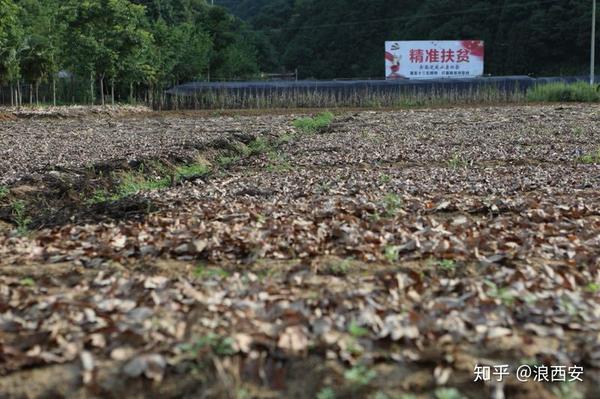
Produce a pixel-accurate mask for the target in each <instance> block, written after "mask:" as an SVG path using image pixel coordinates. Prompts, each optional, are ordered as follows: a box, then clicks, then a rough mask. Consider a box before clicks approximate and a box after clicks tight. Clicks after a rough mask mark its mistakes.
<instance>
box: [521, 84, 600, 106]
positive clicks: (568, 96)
mask: <svg viewBox="0 0 600 399" xmlns="http://www.w3.org/2000/svg"><path fill="white" fill-rule="evenodd" d="M527 100H529V101H541V102H596V101H600V92H598V88H597V87H594V86H591V85H589V84H588V83H585V82H576V83H547V84H543V85H536V86H534V87H532V88H530V89H529V90H527Z"/></svg>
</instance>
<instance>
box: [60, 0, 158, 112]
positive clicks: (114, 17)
mask: <svg viewBox="0 0 600 399" xmlns="http://www.w3.org/2000/svg"><path fill="white" fill-rule="evenodd" d="M65 15H66V20H67V23H68V25H69V28H68V29H67V31H66V43H68V44H69V49H67V51H65V56H66V58H67V59H68V62H69V64H70V65H71V66H72V68H73V69H74V70H75V71H77V72H79V73H80V74H82V75H83V74H87V75H89V77H90V94H91V101H92V102H93V101H94V97H95V88H94V86H95V85H94V82H95V81H96V79H98V80H99V82H100V97H101V102H102V104H104V103H105V99H104V98H105V89H104V83H105V80H106V79H108V80H109V81H110V84H111V98H112V102H113V103H114V93H115V81H116V79H117V78H118V77H119V76H120V75H121V76H123V75H126V74H127V73H129V74H132V71H131V68H130V67H129V66H127V63H128V62H130V63H131V62H132V58H133V59H135V58H136V55H137V56H141V54H144V51H143V49H144V46H148V45H149V43H150V35H149V33H148V32H147V31H146V30H145V29H144V23H145V8H144V7H143V6H140V5H135V4H133V3H131V2H129V1H126V0H84V1H77V0H69V1H68V2H67V4H66V7H65ZM134 64H135V63H134ZM136 65H138V64H136ZM139 65H140V68H143V65H144V62H141V63H139Z"/></svg>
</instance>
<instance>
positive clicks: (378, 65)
mask: <svg viewBox="0 0 600 399" xmlns="http://www.w3.org/2000/svg"><path fill="white" fill-rule="evenodd" d="M216 3H219V4H222V5H224V6H226V7H229V8H230V9H231V10H232V12H233V13H234V14H236V15H238V16H240V17H241V18H244V19H246V20H247V21H248V22H249V23H250V24H251V25H252V27H253V29H254V30H258V31H261V32H263V33H264V34H265V35H266V37H267V38H268V39H269V42H270V43H271V44H272V46H273V51H272V53H271V54H273V58H271V59H270V62H271V65H277V66H278V67H280V68H283V69H288V70H293V69H295V68H296V67H297V68H298V69H299V73H300V76H302V77H317V78H334V77H337V78H340V77H381V76H382V74H383V43H384V41H385V40H422V39H437V40H444V39H448V40H452V39H481V40H484V41H485V42H486V72H487V73H491V74H494V75H505V74H529V73H532V74H538V75H541V74H579V73H585V72H587V68H588V62H589V61H588V60H589V49H590V24H591V1H589V0H503V1H489V0H487V1H482V0H425V1H423V0H417V1H413V0H405V1H401V2H398V1H395V2H391V1H385V0H318V1H317V0H216ZM598 38H599V39H600V34H598Z"/></svg>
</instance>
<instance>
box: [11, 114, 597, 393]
mask: <svg viewBox="0 0 600 399" xmlns="http://www.w3.org/2000/svg"><path fill="white" fill-rule="evenodd" d="M299 117H300V115H287V114H283V115H258V116H235V115H234V114H230V115H229V116H214V117H211V116H208V115H202V116H201V115H196V114H178V113H167V114H152V115H138V116H128V117H125V116H119V117H109V116H105V115H93V116H87V117H78V118H66V119H44V118H34V119H21V118H18V119H14V118H6V119H7V120H6V121H3V122H0V271H1V273H0V396H2V395H5V396H7V397H40V396H44V397H55V396H56V397H61V396H77V397H92V396H98V397H148V396H154V397H239V398H251V397H258V398H271V397H298V398H304V397H310V398H313V397H319V398H321V399H324V398H333V397H352V398H354V397H373V398H411V397H423V398H438V399H441V398H459V397H471V398H481V397H494V398H500V397H504V396H505V397H509V398H533V397H536V398H577V397H581V398H583V397H590V398H592V397H598V396H599V395H600V391H598V381H600V378H599V373H598V371H599V370H600V307H599V305H600V297H599V295H600V273H599V269H598V268H599V266H600V214H599V213H598V209H600V191H599V190H598V189H599V188H600V165H599V164H600V159H599V157H598V150H599V148H600V108H599V107H598V106H597V105H569V106H559V105H557V106H527V107H514V106H510V107H495V108H449V109H427V110H406V111H397V112H375V111H368V112H366V111H356V112H344V113H338V114H336V115H335V117H334V120H333V122H331V123H330V122H329V121H328V119H329V117H328V116H322V117H321V118H317V119H316V120H315V123H313V124H311V122H310V121H309V120H307V119H304V120H302V121H301V122H298V121H297V119H298V118H299ZM524 363H527V364H546V365H566V366H570V365H573V364H577V365H580V366H583V367H584V368H585V375H584V383H578V384H574V383H572V384H560V383H553V384H550V383H546V384H542V383H537V382H531V383H520V382H518V381H516V380H515V378H514V373H513V375H512V376H511V377H509V378H508V379H506V380H505V381H504V383H503V384H496V385H494V384H489V385H484V384H482V383H473V382H472V380H473V368H474V366H475V364H490V365H494V364H496V365H497V364H509V365H511V367H515V366H518V365H520V364H524ZM24 381H27V382H28V383H27V384H25V383H24ZM410 395H415V396H410ZM493 395H495V396H493ZM500 395H504V396H500Z"/></svg>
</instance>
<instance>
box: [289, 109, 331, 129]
mask: <svg viewBox="0 0 600 399" xmlns="http://www.w3.org/2000/svg"><path fill="white" fill-rule="evenodd" d="M333 118H334V116H333V114H332V113H331V112H323V113H322V114H319V115H317V116H315V117H313V118H299V119H296V120H295V121H294V127H295V128H296V129H300V130H302V131H303V132H306V133H315V132H317V131H319V130H322V129H324V128H326V127H328V126H329V125H331V122H333Z"/></svg>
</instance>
